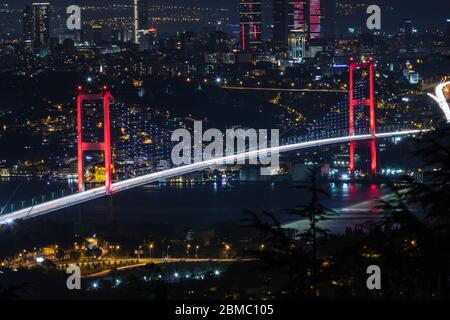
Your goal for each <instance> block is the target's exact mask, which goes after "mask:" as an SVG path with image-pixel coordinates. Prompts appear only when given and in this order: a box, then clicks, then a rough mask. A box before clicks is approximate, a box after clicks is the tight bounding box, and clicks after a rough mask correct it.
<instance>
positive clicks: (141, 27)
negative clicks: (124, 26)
mask: <svg viewBox="0 0 450 320" xmlns="http://www.w3.org/2000/svg"><path fill="white" fill-rule="evenodd" d="M133 1H134V3H133V19H134V43H140V37H141V35H142V34H143V33H144V32H145V31H147V30H148V29H149V28H150V25H149V21H148V18H149V15H148V10H149V7H148V0H133Z"/></svg>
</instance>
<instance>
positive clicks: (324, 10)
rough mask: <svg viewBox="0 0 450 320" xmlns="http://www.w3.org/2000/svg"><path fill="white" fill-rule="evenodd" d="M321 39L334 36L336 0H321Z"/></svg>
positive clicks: (328, 38)
mask: <svg viewBox="0 0 450 320" xmlns="http://www.w3.org/2000/svg"><path fill="white" fill-rule="evenodd" d="M321 15H322V21H321V24H322V28H321V31H322V36H321V37H322V39H325V40H330V39H334V38H335V37H336V0H322V3H321Z"/></svg>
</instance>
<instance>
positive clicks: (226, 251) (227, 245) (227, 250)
mask: <svg viewBox="0 0 450 320" xmlns="http://www.w3.org/2000/svg"><path fill="white" fill-rule="evenodd" d="M230 249H231V247H230V245H229V244H225V255H226V258H227V259H228V252H229V251H230Z"/></svg>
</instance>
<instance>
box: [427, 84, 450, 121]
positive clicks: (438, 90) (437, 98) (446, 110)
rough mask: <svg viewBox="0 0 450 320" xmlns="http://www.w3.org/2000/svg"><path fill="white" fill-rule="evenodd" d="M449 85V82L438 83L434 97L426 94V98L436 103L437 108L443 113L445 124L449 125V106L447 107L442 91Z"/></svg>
mask: <svg viewBox="0 0 450 320" xmlns="http://www.w3.org/2000/svg"><path fill="white" fill-rule="evenodd" d="M449 85H450V82H444V83H440V84H439V85H437V86H436V90H435V93H436V95H432V94H431V93H428V96H430V97H431V98H433V99H434V100H435V101H436V102H437V103H438V105H439V108H441V110H442V112H443V113H444V116H445V119H446V120H447V123H450V106H449V105H448V102H447V98H446V97H445V94H444V90H445V88H446V87H447V86H449Z"/></svg>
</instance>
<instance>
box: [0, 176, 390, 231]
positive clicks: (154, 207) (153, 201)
mask: <svg viewBox="0 0 450 320" xmlns="http://www.w3.org/2000/svg"><path fill="white" fill-rule="evenodd" d="M19 185H20V188H18V190H17V191H16V193H15V196H14V199H15V200H16V202H17V201H19V200H23V199H27V198H30V197H32V196H38V195H40V194H42V193H49V192H53V191H55V190H58V189H61V188H66V189H69V188H70V187H72V186H73V185H72V184H71V183H67V182H54V181H52V182H49V181H46V180H41V181H31V180H30V181H21V180H11V181H1V182H0V201H1V203H2V205H4V204H5V203H6V201H8V199H9V198H10V197H11V194H13V193H14V191H15V190H16V188H17V187H18V186H19ZM323 188H324V189H325V190H326V191H328V193H329V194H330V198H322V202H323V203H324V204H325V205H326V206H327V207H328V208H330V209H335V210H337V211H338V215H337V216H336V218H337V219H336V220H335V221H331V222H328V225H327V227H329V228H330V229H333V230H335V231H336V232H340V231H342V230H345V227H346V226H347V225H355V224H359V223H363V222H365V221H372V220H374V221H376V220H377V219H379V217H380V216H379V214H377V213H376V212H374V211H373V210H371V208H372V207H373V203H372V202H371V201H372V200H374V199H378V198H380V197H381V196H383V195H384V193H385V190H384V189H383V188H382V187H380V186H377V185H355V184H326V185H324V186H323ZM307 201H308V195H307V194H305V192H304V191H303V190H301V189H296V188H293V187H292V184H290V183H262V182H260V183H231V184H226V185H225V184H220V183H205V184H192V185H181V184H180V185H178V184H174V185H166V184H163V185H151V186H146V187H142V188H138V189H135V190H130V191H127V192H124V193H120V194H117V195H114V196H113V197H112V198H104V199H99V200H95V201H92V202H90V203H88V204H84V205H82V206H79V207H76V208H70V209H65V210H61V211H59V212H55V213H51V214H49V215H47V216H45V217H39V218H36V219H35V220H38V221H39V220H43V221H44V220H45V221H48V220H56V221H63V222H66V223H76V224H79V225H89V226H96V227H99V228H101V227H103V226H106V225H110V224H111V223H114V225H115V226H116V228H124V229H125V228H126V229H130V230H133V229H134V230H139V229H140V228H143V229H145V226H149V225H152V226H156V225H159V226H164V227H166V228H169V229H171V230H173V231H182V230H187V229H202V228H209V227H212V226H218V225H225V224H226V225H232V224H236V223H239V222H241V221H242V220H243V219H245V218H247V217H248V215H247V214H245V213H244V211H245V210H247V209H248V210H252V211H255V212H258V211H261V210H262V209H264V210H269V211H271V212H282V211H283V209H286V208H294V207H295V206H297V205H300V204H304V203H306V202H307ZM280 219H281V221H282V222H284V223H289V222H294V221H296V220H297V219H296V218H295V217H292V216H288V215H281V216H280ZM289 226H290V227H301V224H298V223H297V224H296V223H294V224H291V225H289ZM136 232H137V231H136Z"/></svg>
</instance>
